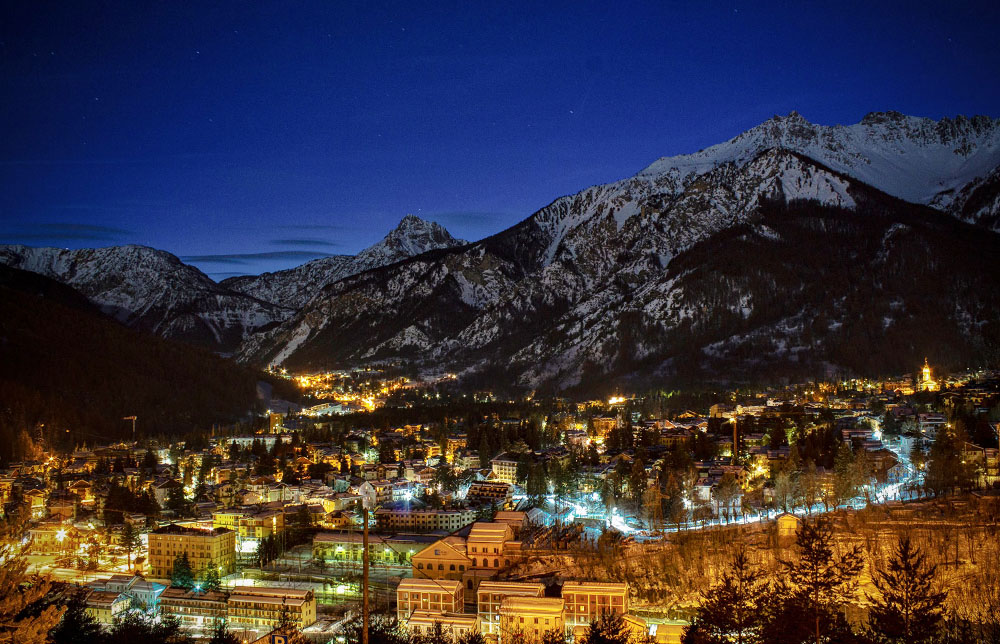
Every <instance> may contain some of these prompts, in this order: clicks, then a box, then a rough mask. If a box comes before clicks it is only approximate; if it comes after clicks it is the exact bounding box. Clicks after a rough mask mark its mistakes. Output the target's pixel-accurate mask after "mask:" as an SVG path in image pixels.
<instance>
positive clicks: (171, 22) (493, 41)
mask: <svg viewBox="0 0 1000 644" xmlns="http://www.w3.org/2000/svg"><path fill="white" fill-rule="evenodd" d="M73 5H75V6H73ZM420 5H421V3H418V2H400V3H393V4H386V5H380V4H379V3H375V2H363V3H362V2H358V3H341V2H333V1H323V2H263V1H255V2H251V1H247V2H239V3H237V2H232V3H228V2H218V3H216V2H134V1H128V2H121V3H112V2H104V3H101V2H79V3H69V2H61V3H48V4H43V3H36V2H20V3H14V2H8V3H4V8H3V9H2V13H0V124H2V125H0V127H2V136H0V243H3V242H17V243H26V244H29V245H35V246H42V245H55V246H63V247H70V248H78V247H92V246H106V245H112V244H119V243H141V244H147V245H150V246H155V247H157V248H163V249H165V250H168V251H170V252H173V253H175V254H177V255H180V256H182V257H189V258H190V257H194V256H198V257H200V259H196V260H192V263H194V264H196V265H197V266H199V267H200V268H202V269H203V270H205V271H206V272H207V273H209V274H211V275H212V276H213V277H216V278H221V277H224V276H225V275H227V274H231V273H248V272H250V273H253V272H259V271H261V270H265V269H267V270H274V269H276V268H281V267H287V266H292V265H296V264H299V263H302V262H303V261H305V259H308V258H310V257H316V256H319V255H322V254H325V253H354V252H357V251H358V250H360V249H361V248H363V247H365V246H367V245H369V244H371V243H373V242H375V241H377V240H378V239H380V238H381V237H382V236H383V235H384V234H385V233H386V232H387V231H388V230H389V229H391V228H392V227H393V226H394V225H395V224H396V223H397V222H398V220H399V219H400V218H401V217H403V216H404V215H405V214H407V213H413V214H416V215H418V216H420V217H424V218H427V219H432V220H436V221H438V222H439V223H441V224H443V225H445V226H446V227H447V228H448V229H449V230H450V231H451V232H452V233H453V234H454V235H456V236H459V237H464V238H466V239H478V238H481V237H483V236H486V235H488V234H490V233H493V232H497V231H499V230H501V229H503V228H505V227H507V226H509V225H510V224H513V223H515V222H516V221H518V220H520V219H522V218H524V217H526V216H528V215H529V214H531V213H532V212H533V211H535V210H537V209H538V208H540V207H542V206H544V205H546V204H547V203H548V202H550V201H551V200H552V199H554V198H556V197H558V196H560V195H563V194H568V193H573V192H576V191H578V190H580V189H583V188H585V187H587V186H589V185H592V184H596V183H604V182H608V181H612V180H616V179H620V178H622V177H625V176H629V175H631V174H634V173H635V172H637V171H638V170H640V169H641V168H642V167H644V166H645V165H647V164H648V163H650V162H652V161H653V160H655V159H656V158H657V157H660V156H664V155H672V154H679V153H685V152H692V151H695V150H698V149H700V148H703V147H706V146H708V145H711V144H714V143H717V142H720V141H723V140H725V139H728V138H730V137H732V136H735V135H736V134H738V133H739V132H741V131H743V130H745V129H747V128H750V127H752V126H754V125H756V124H757V123H759V122H761V121H763V120H765V119H767V118H769V117H771V116H772V115H774V114H786V113H788V112H789V111H791V110H793V109H794V110H798V111H799V112H801V113H802V114H803V115H804V116H805V117H806V118H807V119H809V120H811V121H814V122H817V123H823V124H835V123H853V122H856V121H858V120H859V119H860V118H861V117H862V116H863V115H864V114H865V113H867V112H869V111H875V110H888V109H895V110H899V111H902V112H905V113H908V114H915V115H920V116H930V117H934V118H938V117H941V116H954V115H956V114H960V113H961V114H967V115H971V114H989V115H991V116H1000V82H998V75H997V74H998V72H997V70H998V69H1000V47H998V46H997V33H998V29H1000V10H998V8H997V6H998V3H995V2H990V3H970V4H962V3H940V2H936V3H927V5H926V6H919V5H920V3H913V2H900V3H868V2H865V3H857V4H855V5H853V6H850V5H848V4H847V3H828V4H826V5H825V6H824V7H821V6H819V5H820V3H812V2H794V3H788V4H777V3H775V4H756V3H755V4H744V3H733V2H726V3H711V2H708V3H706V2H692V3H685V4H683V5H681V4H676V5H675V4H674V3H669V2H663V1H658V2H649V3H636V4H631V3H627V2H614V3H599V4H584V3H566V4H557V3H554V2H531V3H524V4H518V3H510V2H503V3H499V2H497V3H485V2H461V3H455V4H447V3H443V2H434V3H427V4H426V5H425V6H420ZM870 5H878V6H870ZM486 7H491V8H486ZM254 254H269V255H267V256H265V257H266V258H260V257H253V256H250V257H241V255H254ZM206 256H216V257H214V259H213V258H212V257H207V258H206Z"/></svg>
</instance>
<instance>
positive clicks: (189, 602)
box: [160, 586, 228, 630]
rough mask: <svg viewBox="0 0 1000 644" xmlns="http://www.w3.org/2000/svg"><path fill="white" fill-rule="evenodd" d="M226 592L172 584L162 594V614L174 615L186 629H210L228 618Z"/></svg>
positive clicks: (165, 615) (166, 615)
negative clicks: (176, 586) (187, 587)
mask: <svg viewBox="0 0 1000 644" xmlns="http://www.w3.org/2000/svg"><path fill="white" fill-rule="evenodd" d="M227 610H228V605H227V602H226V594H225V593H222V592H217V591H214V590H209V591H196V590H185V589H184V588H175V587H173V586H171V587H170V588H167V589H166V590H164V591H163V592H162V593H161V594H160V615H162V616H164V617H174V618H176V619H177V621H178V622H180V625H181V626H182V627H183V628H185V629H198V630H208V629H211V628H212V627H213V626H215V624H216V623H217V622H219V621H221V620H225V619H226V614H227Z"/></svg>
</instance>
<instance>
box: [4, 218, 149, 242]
mask: <svg viewBox="0 0 1000 644" xmlns="http://www.w3.org/2000/svg"><path fill="white" fill-rule="evenodd" d="M132 234H133V233H132V231H130V230H125V229H122V228H113V227H111V226H97V225H93V224H77V223H70V222H59V223H50V224H24V225H21V226H17V227H15V228H11V229H8V230H5V231H3V232H2V233H0V237H3V238H5V239H8V240H16V241H21V242H51V243H55V242H60V241H68V242H75V241H95V242H115V241H120V240H121V238H122V237H125V236H128V235H132Z"/></svg>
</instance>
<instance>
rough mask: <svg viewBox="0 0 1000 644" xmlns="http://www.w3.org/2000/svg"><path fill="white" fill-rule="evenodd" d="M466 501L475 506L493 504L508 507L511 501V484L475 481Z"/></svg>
mask: <svg viewBox="0 0 1000 644" xmlns="http://www.w3.org/2000/svg"><path fill="white" fill-rule="evenodd" d="M465 499H466V500H467V501H468V502H469V503H471V504H473V505H476V504H480V503H492V504H494V505H500V506H506V505H507V504H508V503H509V502H510V499H511V489H510V483H505V482H503V481H473V482H472V484H471V485H469V491H468V492H467V493H466V494H465Z"/></svg>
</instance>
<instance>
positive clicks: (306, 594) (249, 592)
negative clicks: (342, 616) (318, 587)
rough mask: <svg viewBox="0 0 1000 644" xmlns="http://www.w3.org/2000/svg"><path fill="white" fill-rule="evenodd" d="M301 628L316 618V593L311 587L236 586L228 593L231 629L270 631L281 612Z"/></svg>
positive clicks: (278, 619)
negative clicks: (306, 588)
mask: <svg viewBox="0 0 1000 644" xmlns="http://www.w3.org/2000/svg"><path fill="white" fill-rule="evenodd" d="M286 611H287V613H288V618H289V619H290V620H291V621H292V622H293V623H294V624H295V626H296V627H297V628H299V629H302V628H305V627H306V626H309V625H310V624H312V623H313V622H315V621H316V596H315V595H314V594H313V591H311V590H299V589H297V588H266V587H263V586H236V587H234V588H233V589H232V592H231V594H230V595H229V604H228V615H229V622H228V623H229V626H230V628H232V629H237V630H238V629H247V630H252V631H261V630H267V631H270V630H272V629H274V627H275V626H277V625H278V622H279V621H280V620H281V614H282V612H286Z"/></svg>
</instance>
